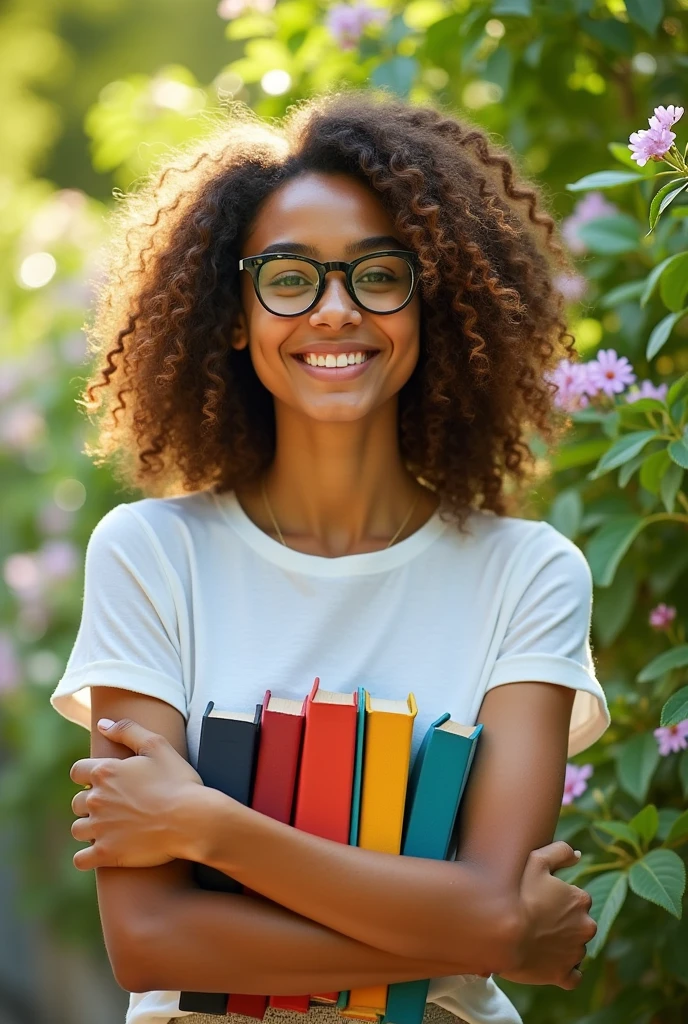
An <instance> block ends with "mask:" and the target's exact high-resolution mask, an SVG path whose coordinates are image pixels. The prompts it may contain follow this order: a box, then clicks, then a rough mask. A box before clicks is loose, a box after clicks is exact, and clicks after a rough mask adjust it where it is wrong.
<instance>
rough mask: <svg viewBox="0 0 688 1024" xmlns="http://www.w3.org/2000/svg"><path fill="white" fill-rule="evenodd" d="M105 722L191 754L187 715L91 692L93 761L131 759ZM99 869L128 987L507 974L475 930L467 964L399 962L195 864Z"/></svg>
mask: <svg viewBox="0 0 688 1024" xmlns="http://www.w3.org/2000/svg"><path fill="white" fill-rule="evenodd" d="M99 718H112V719H114V720H118V719H122V718H129V719H132V720H133V721H136V722H138V723H140V724H141V725H143V726H144V727H145V728H147V729H151V730H153V731H155V732H157V733H160V734H161V735H163V736H165V738H166V739H167V740H168V741H169V742H170V743H171V744H172V746H173V747H174V748H175V749H176V750H177V752H178V753H179V754H181V756H183V757H184V758H186V757H187V746H186V732H185V725H184V719H183V718H182V716H181V715H180V714H179V712H178V711H176V710H175V709H174V708H173V707H171V705H169V704H166V703H165V702H163V701H160V700H157V699H155V698H153V697H147V696H144V695H142V694H137V693H133V692H131V691H128V690H120V689H116V688H112V687H105V686H93V687H92V688H91V723H92V724H91V755H92V756H93V757H99V758H102V757H110V758H125V757H129V756H131V752H130V751H128V750H127V749H126V748H125V747H124V746H121V745H120V744H116V743H112V742H110V740H108V739H107V738H106V737H105V736H104V735H103V734H102V733H101V732H100V730H99V729H98V728H97V726H96V723H97V721H98V719H99ZM95 871H96V884H97V891H98V905H99V910H100V918H101V923H102V928H103V936H104V940H105V945H106V948H107V951H108V956H109V958H110V963H111V966H112V970H113V973H114V976H115V978H116V980H117V982H118V983H119V984H120V985H121V986H122V988H124V989H126V990H127V991H132V992H143V991H149V990H152V989H164V990H166V989H171V990H173V991H175V990H182V991H198V992H231V991H235V992H237V991H241V992H245V993H251V992H255V993H262V994H266V995H270V994H273V993H276V994H281V995H289V994H290V993H293V994H299V993H302V992H317V991H321V992H322V991H332V990H337V989H343V988H351V987H355V986H358V985H366V984H378V983H385V982H392V981H411V980H414V979H416V978H428V977H441V976H444V975H447V974H456V973H468V974H475V973H490V972H492V971H497V970H498V969H499V963H500V960H499V956H498V955H497V951H496V948H493V949H492V951H491V958H490V963H489V966H484V965H481V964H480V963H478V962H476V958H475V956H474V951H473V949H472V947H471V942H470V934H469V933H468V932H467V933H466V941H465V942H464V943H463V944H462V947H461V950H463V951H464V954H465V955H464V957H463V959H462V953H461V950H457V949H451V950H447V951H446V955H445V956H444V957H443V959H441V961H439V962H438V961H428V960H420V959H409V958H403V957H399V956H395V955H394V954H392V953H389V952H384V951H382V950H379V949H374V948H372V947H370V946H368V945H366V944H364V943H361V942H357V941H355V940H353V939H350V938H348V937H346V936H343V935H339V934H338V933H337V932H335V931H333V930H331V929H328V928H327V927H324V926H322V925H320V924H317V923H315V922H313V921H310V920H306V919H304V918H303V917H299V916H298V915H297V914H294V913H291V912H289V911H288V910H285V909H284V908H282V907H278V906H275V905H274V904H271V903H268V902H263V901H259V900H252V899H250V898H249V897H245V896H234V895H228V894H225V893H212V892H204V891H202V890H200V889H198V888H197V887H196V886H195V884H194V881H193V877H192V873H191V864H190V862H189V861H185V860H184V861H183V860H174V861H172V862H170V863H166V864H162V865H160V866H158V867H148V868H118V867H98V868H96V869H95Z"/></svg>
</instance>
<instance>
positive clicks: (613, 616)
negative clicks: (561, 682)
mask: <svg viewBox="0 0 688 1024" xmlns="http://www.w3.org/2000/svg"><path fill="white" fill-rule="evenodd" d="M624 468H625V467H624ZM635 597H636V581H635V573H634V571H633V568H632V567H631V566H630V565H622V566H621V567H620V568H619V570H618V572H617V573H616V576H615V577H614V582H613V583H612V584H611V585H610V586H609V587H601V588H599V589H598V590H597V591H596V592H595V600H594V601H593V605H592V626H593V630H594V632H595V638H596V639H597V641H598V643H599V644H600V645H601V646H602V647H610V646H611V644H613V643H614V641H615V640H616V638H617V637H618V636H619V634H620V633H621V631H622V630H623V628H624V626H625V625H626V623H627V622H628V620H629V618H630V617H631V615H632V613H633V608H634V605H635Z"/></svg>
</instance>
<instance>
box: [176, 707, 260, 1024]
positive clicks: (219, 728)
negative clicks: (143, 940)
mask: <svg viewBox="0 0 688 1024" xmlns="http://www.w3.org/2000/svg"><path fill="white" fill-rule="evenodd" d="M262 711H263V705H262V704H256V710H255V713H254V714H244V713H243V712H240V711H219V710H218V709H216V708H215V705H214V703H213V701H212V700H211V701H209V702H208V706H207V708H206V709H205V712H204V714H203V721H202V723H201V738H200V741H199V747H198V763H197V765H196V771H197V772H198V774H199V775H200V776H201V778H202V779H203V782H204V784H205V785H206V786H210V787H211V788H212V789H219V790H220V792H221V793H224V794H225V795H226V796H231V797H232V798H233V799H234V800H238V801H239V803H242V804H246V805H247V806H249V805H250V803H251V795H252V791H253V780H254V777H255V771H256V760H257V754H258V737H259V732H260V718H261V714H262ZM193 873H194V877H195V879H196V882H197V883H198V885H199V886H200V888H201V889H210V890H212V891H214V892H230V893H238V892H241V885H240V884H239V883H238V882H236V881H235V880H234V879H233V878H230V877H229V876H228V875H225V874H224V873H223V872H222V871H217V870H216V869H215V868H211V867H208V865H207V864H199V863H197V862H194V865H193ZM228 999H229V993H220V992H182V993H181V994H180V997H179V1009H180V1010H189V1011H191V1012H192V1013H211V1014H218V1015H219V1016H225V1014H226V1013H227V1000H228Z"/></svg>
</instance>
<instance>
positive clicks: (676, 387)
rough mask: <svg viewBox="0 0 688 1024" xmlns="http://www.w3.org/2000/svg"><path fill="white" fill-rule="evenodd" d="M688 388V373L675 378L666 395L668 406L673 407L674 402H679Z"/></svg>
mask: <svg viewBox="0 0 688 1024" xmlns="http://www.w3.org/2000/svg"><path fill="white" fill-rule="evenodd" d="M686 390H688V373H684V374H683V376H682V377H679V378H678V380H675V381H674V382H673V384H672V385H671V387H670V388H669V390H668V391H667V396H666V405H667V408H669V409H671V407H672V405H673V404H674V402H678V400H679V398H681V396H682V395H683V393H684V391H686Z"/></svg>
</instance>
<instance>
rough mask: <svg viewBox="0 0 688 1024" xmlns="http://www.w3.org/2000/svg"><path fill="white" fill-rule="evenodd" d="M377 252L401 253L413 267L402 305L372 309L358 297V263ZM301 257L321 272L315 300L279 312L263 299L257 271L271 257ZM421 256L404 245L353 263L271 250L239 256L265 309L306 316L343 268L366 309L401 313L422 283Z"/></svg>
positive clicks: (348, 283)
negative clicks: (333, 274)
mask: <svg viewBox="0 0 688 1024" xmlns="http://www.w3.org/2000/svg"><path fill="white" fill-rule="evenodd" d="M375 256H399V257H401V258H402V259H406V260H407V262H408V263H409V265H410V267H411V288H410V290H409V294H408V296H407V298H406V299H405V301H404V302H402V304H401V305H400V306H396V307H395V308H394V309H382V310H381V309H370V308H369V307H368V306H364V305H363V303H362V302H360V301H359V299H357V298H356V295H355V293H354V287H353V283H352V277H353V272H354V270H355V268H356V267H357V266H358V264H359V263H363V262H364V260H369V259H373V258H374V257H375ZM284 259H289V260H302V261H303V262H304V263H310V265H311V266H312V267H315V269H316V270H317V272H318V287H317V289H316V292H315V297H314V299H313V301H312V302H310V303H309V305H308V306H306V307H305V308H304V309H301V310H299V312H298V313H276V312H275V310H274V309H270V307H269V306H268V305H267V304H266V303H265V302H264V301H263V297H262V296H261V294H260V288H259V287H258V274H259V273H260V268H261V267H262V266H263V265H264V264H265V263H269V262H270V261H272V260H284ZM418 267H419V259H418V254H417V253H415V252H407V251H406V250H405V249H380V250H379V251H378V252H369V253H366V254H365V256H359V257H358V259H355V260H352V261H351V263H345V262H344V261H343V260H329V261H328V262H327V263H320V262H319V261H318V260H313V259H311V258H310V257H309V256H300V255H298V254H297V253H293V252H270V253H266V254H265V255H264V256H245V257H244V259H243V260H239V270H247V271H248V272H249V274H250V275H251V280H252V281H253V288H254V290H255V293H256V297H257V299H258V301H259V302H260V304H261V306H262V307H263V308H264V309H267V311H268V313H272V314H273V315H274V316H289V317H293V316H303V314H304V313H308V312H309V310H311V309H313V307H314V306H317V304H318V302H319V301H320V299H321V298H322V294H323V292H324V291H325V277H326V275H327V274H329V272H330V271H331V270H341V271H343V272H344V273H345V275H346V281H345V287H346V290H347V292H348V294H349V296H350V297H351V298H352V299H353V300H354V302H355V303H356V305H357V306H360V307H361V309H365V311H366V312H367V313H375V314H376V316H387V314H389V313H398V312H399V310H400V309H403V308H404V306H408V304H409V302H410V301H411V299H412V298H413V296H414V294H415V292H416V289H417V288H418V285H419V284H420V276H419V274H418Z"/></svg>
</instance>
